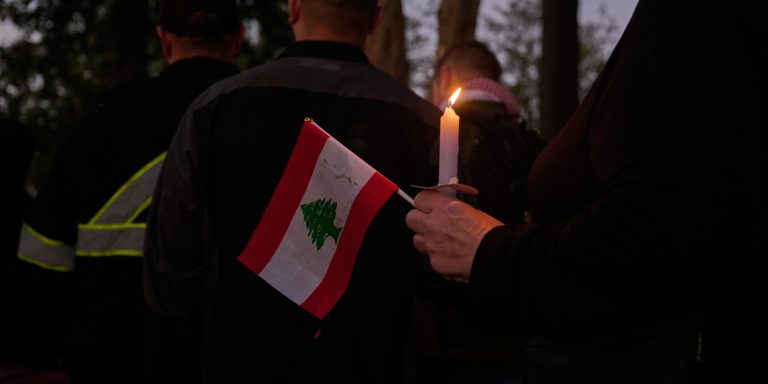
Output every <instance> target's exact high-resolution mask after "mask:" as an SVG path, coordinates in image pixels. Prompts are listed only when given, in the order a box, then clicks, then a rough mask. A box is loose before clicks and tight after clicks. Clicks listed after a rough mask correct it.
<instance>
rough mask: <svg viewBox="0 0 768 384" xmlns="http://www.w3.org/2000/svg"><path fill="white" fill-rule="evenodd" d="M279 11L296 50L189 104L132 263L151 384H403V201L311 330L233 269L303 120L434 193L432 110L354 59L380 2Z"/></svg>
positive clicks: (409, 276)
mask: <svg viewBox="0 0 768 384" xmlns="http://www.w3.org/2000/svg"><path fill="white" fill-rule="evenodd" d="M288 4H289V10H290V20H289V21H290V22H291V24H292V26H293V30H294V33H295V36H296V42H295V43H293V44H291V45H290V46H288V47H287V48H286V50H285V51H284V52H283V53H282V54H281V55H280V56H279V57H278V58H277V59H276V60H274V61H273V62H271V63H268V64H264V65H261V66H258V67H255V68H253V69H251V70H249V71H247V72H244V73H243V74H241V75H238V76H235V77H233V78H231V79H228V80H226V81H223V82H220V83H218V84H217V85H215V86H213V87H211V88H210V89H209V90H208V91H206V92H205V93H204V94H203V95H201V96H200V97H199V98H198V99H197V100H196V101H195V102H194V103H193V104H192V106H191V107H190V110H189V111H188V112H187V114H186V116H185V117H184V120H183V123H182V125H181V126H180V128H179V131H178V134H177V136H176V137H175V138H174V141H173V143H172V144H171V147H170V149H169V152H168V158H167V159H166V164H165V167H164V169H163V173H162V175H161V178H160V181H159V184H158V188H157V190H156V192H155V194H154V197H153V205H152V208H151V210H150V217H149V227H148V230H147V242H146V251H145V259H144V261H145V290H146V299H147V305H148V307H149V309H150V311H151V313H152V315H153V317H152V318H151V321H150V322H148V323H147V324H146V329H147V330H148V332H152V333H153V334H154V335H158V337H153V338H152V339H151V340H148V341H147V343H148V345H147V347H148V349H151V350H153V351H156V354H154V356H152V357H150V361H149V363H150V366H151V371H152V372H153V379H154V380H157V381H161V382H162V381H164V380H171V379H174V380H180V381H185V382H200V381H201V380H203V381H204V382H208V383H251V382H259V383H273V382H276V383H283V382H309V381H313V382H315V381H317V382H335V383H339V382H352V383H396V382H402V381H403V380H404V379H405V352H404V343H405V339H406V336H407V331H408V327H409V324H410V321H409V319H410V311H411V308H410V306H411V297H412V290H413V284H414V283H413V280H414V274H415V273H417V270H416V269H415V267H414V263H413V260H414V259H413V258H414V257H415V254H416V252H414V250H413V248H412V247H411V241H410V234H409V232H408V229H407V228H406V227H405V225H404V224H403V222H402V219H403V217H404V216H405V214H406V213H407V209H408V207H409V205H408V204H407V203H405V202H404V201H403V200H402V199H401V198H400V197H397V196H394V197H391V198H390V199H389V200H388V201H387V202H386V204H385V205H384V206H383V208H382V209H381V210H380V211H379V213H378V214H377V216H376V217H375V218H374V220H373V222H372V223H371V225H370V227H369V228H368V231H367V233H366V235H365V239H364V241H363V242H362V245H361V248H360V250H359V252H358V254H357V259H356V262H355V264H354V269H353V272H352V275H351V280H350V282H349V286H348V287H347V289H346V291H345V293H344V295H343V296H342V297H341V299H340V301H339V302H338V303H337V304H336V305H335V306H334V307H333V309H332V310H331V311H330V312H329V313H328V315H327V316H326V317H325V318H323V319H322V320H320V319H318V318H316V317H314V316H313V315H311V314H310V313H309V312H307V311H305V310H304V309H303V308H302V307H300V306H299V305H297V304H295V303H294V302H293V301H291V300H290V299H288V298H287V297H285V296H283V295H282V294H281V293H279V292H278V291H277V290H275V289H274V288H272V287H271V286H270V285H269V284H268V283H267V282H265V281H264V280H262V279H261V278H260V277H259V276H258V275H256V274H255V273H253V272H252V271H251V270H250V269H248V268H247V267H246V266H245V265H243V264H241V263H240V262H239V261H238V260H237V258H238V256H239V255H240V253H241V252H242V251H243V249H244V248H245V246H246V244H247V242H248V240H249V238H250V237H251V234H252V233H253V231H254V229H255V228H256V226H257V224H258V223H259V220H260V218H261V217H262V214H263V212H264V210H265V207H266V206H267V203H268V202H269V201H270V198H271V196H272V193H273V191H274V189H275V186H276V185H277V183H278V180H280V178H281V175H282V174H283V170H284V168H285V167H286V163H287V161H288V158H289V156H290V155H291V151H292V149H293V147H294V143H295V142H296V139H297V136H298V133H299V130H300V129H301V127H302V125H303V124H304V119H305V117H311V118H313V119H314V121H315V122H316V123H317V124H318V125H320V126H321V127H322V128H324V129H325V130H327V131H328V133H329V134H330V135H332V136H333V137H335V138H336V139H338V140H339V141H340V142H341V143H342V144H344V145H345V146H346V147H347V148H349V149H350V150H351V151H353V152H354V153H356V154H357V155H359V156H360V157H361V158H362V159H363V160H365V161H366V162H368V163H369V164H370V165H371V166H372V167H373V168H375V169H376V170H378V171H379V172H381V174H383V175H385V176H386V177H388V178H389V179H390V180H392V181H393V182H395V183H396V184H397V185H399V186H401V187H404V188H407V186H409V185H411V184H416V185H427V184H429V183H434V179H433V178H430V177H428V176H429V175H428V173H427V172H428V166H429V159H428V154H429V153H430V150H431V148H432V146H433V144H434V143H435V139H436V134H437V130H436V127H437V124H438V119H439V111H438V110H437V109H436V108H435V107H434V106H432V105H431V104H429V103H427V102H426V101H425V100H423V99H421V98H420V97H418V96H417V95H416V94H414V93H413V92H411V91H410V90H409V89H408V88H406V87H405V86H404V85H402V84H400V83H399V82H398V81H397V80H395V79H393V78H392V77H390V76H388V75H386V74H385V73H383V72H381V71H379V70H377V69H375V68H373V67H372V66H371V65H370V64H369V62H368V60H367V58H366V56H365V54H364V53H363V51H362V47H363V45H364V42H365V38H366V35H367V33H368V32H370V31H372V30H373V28H374V26H375V23H376V20H377V19H378V16H377V15H378V12H379V8H378V7H377V5H376V1H375V0H350V1H343V2H338V1H333V0H305V1H293V0H290V1H289V2H288ZM432 176H434V174H433V175H432ZM328 241H332V240H328ZM161 336H162V337H161Z"/></svg>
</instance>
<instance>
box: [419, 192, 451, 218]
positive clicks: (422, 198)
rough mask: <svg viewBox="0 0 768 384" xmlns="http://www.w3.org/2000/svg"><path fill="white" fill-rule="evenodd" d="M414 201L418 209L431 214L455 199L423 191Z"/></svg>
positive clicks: (438, 193)
mask: <svg viewBox="0 0 768 384" xmlns="http://www.w3.org/2000/svg"><path fill="white" fill-rule="evenodd" d="M413 200H414V202H415V203H416V209H418V210H419V211H422V212H424V213H430V212H432V209H434V207H436V206H439V205H443V204H446V203H447V202H448V201H451V200H453V198H452V197H448V196H446V195H443V194H442V193H440V192H437V191H421V192H419V193H418V194H417V195H416V198H415V199H413Z"/></svg>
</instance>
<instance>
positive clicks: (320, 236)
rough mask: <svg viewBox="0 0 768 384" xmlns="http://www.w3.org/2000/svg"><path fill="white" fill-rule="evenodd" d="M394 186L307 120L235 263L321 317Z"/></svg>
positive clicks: (339, 292)
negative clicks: (261, 213)
mask: <svg viewBox="0 0 768 384" xmlns="http://www.w3.org/2000/svg"><path fill="white" fill-rule="evenodd" d="M397 190H398V187H397V186H396V185H395V184H393V183H392V182H391V181H389V180H387V179H386V178H385V177H384V176H382V175H381V174H380V173H378V172H376V170H375V169H373V168H372V167H371V166H370V165H368V164H367V163H366V162H365V161H363V160H362V159H360V158H359V157H357V156H356V155H355V154H354V153H352V152H351V151H350V150H349V149H347V148H346V147H344V146H343V145H342V144H341V143H339V142H338V141H336V140H335V139H334V138H333V137H331V136H330V135H328V133H326V132H325V131H324V130H322V129H321V128H320V127H319V126H318V125H317V124H315V123H314V122H313V121H306V122H305V123H304V126H303V127H302V129H301V132H300V133H299V138H298V139H297V141H296V145H295V146H294V148H293V152H292V153H291V157H290V159H289V160H288V165H287V166H286V168H285V171H284V172H283V176H282V178H281V179H280V182H279V183H278V184H277V188H276V189H275V192H274V193H273V195H272V199H271V200H270V202H269V205H268V206H267V208H266V210H265V211H264V215H263V216H262V217H261V221H259V224H258V226H257V227H256V230H255V231H254V232H253V235H251V239H250V240H249V241H248V244H247V245H246V247H245V250H244V251H243V252H242V254H240V256H239V257H238V260H239V261H240V262H241V263H243V264H245V266H247V267H248V268H249V269H251V270H252V271H253V272H254V273H256V274H258V275H259V276H260V277H261V278H262V279H264V280H265V281H266V282H267V283H269V284H270V285H271V286H272V287H274V288H275V289H277V290H278V291H279V292H280V293H282V294H283V295H285V296H286V297H288V298H289V299H291V300H292V301H293V302H295V303H296V304H299V305H300V306H301V307H302V308H304V309H306V310H307V311H309V312H310V313H311V314H313V315H314V316H316V317H318V318H320V319H322V318H324V317H325V315H327V314H328V312H330V310H331V308H333V306H334V305H335V304H336V303H337V302H338V301H339V299H340V298H341V296H342V294H344V291H346V289H347V286H348V284H349V280H350V277H351V276H352V268H353V267H354V265H355V259H356V257H357V252H358V250H359V249H360V244H361V243H362V242H363V238H364V237H365V233H366V231H367V230H368V226H369V225H370V223H371V221H372V220H373V218H374V216H375V215H376V213H377V212H378V211H379V209H381V207H382V206H383V205H384V203H385V202H386V201H387V200H388V199H389V197H390V196H392V194H393V193H395V192H396V191H397Z"/></svg>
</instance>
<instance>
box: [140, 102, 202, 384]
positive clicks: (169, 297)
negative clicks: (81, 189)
mask: <svg viewBox="0 0 768 384" xmlns="http://www.w3.org/2000/svg"><path fill="white" fill-rule="evenodd" d="M198 154H199V153H198V141H197V136H196V131H195V122H194V120H193V116H192V114H191V113H188V114H187V115H186V116H185V118H184V119H183V120H182V122H181V125H180V126H179V130H178V131H177V134H176V136H175V137H174V139H173V141H172V143H171V146H170V148H169V150H168V155H167V157H166V159H165V163H164V165H163V171H162V174H161V176H160V179H159V181H158V184H157V186H156V189H155V192H154V195H153V197H152V206H151V208H150V213H149V217H148V222H147V231H146V239H145V250H144V290H145V293H144V295H145V302H146V312H145V317H144V318H145V324H144V333H145V364H146V370H147V374H148V375H149V376H150V378H151V379H152V382H168V380H171V379H172V381H178V382H200V371H199V368H200V367H201V360H200V358H201V354H202V337H201V332H202V323H203V300H202V299H201V298H202V297H203V284H204V260H205V249H206V248H205V246H206V244H205V240H204V238H205V236H204V233H205V226H204V225H205V224H204V223H205V205H204V196H203V192H202V189H201V188H200V186H201V185H202V183H203V180H202V177H203V175H202V172H201V160H200V158H199V157H198ZM179 375H182V376H181V377H182V378H181V379H180V378H179V377H180V376H179Z"/></svg>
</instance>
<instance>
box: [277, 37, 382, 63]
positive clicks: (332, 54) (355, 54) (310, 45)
mask: <svg viewBox="0 0 768 384" xmlns="http://www.w3.org/2000/svg"><path fill="white" fill-rule="evenodd" d="M284 57H316V58H321V59H335V60H344V61H351V62H355V63H361V64H367V65H370V62H369V61H368V57H367V56H365V53H364V52H363V50H362V49H360V48H358V47H356V46H354V45H352V44H347V43H339V42H335V41H316V40H311V41H310V40H304V41H296V42H294V43H292V44H291V45H289V46H288V47H287V48H286V49H285V50H284V51H283V52H282V53H281V54H280V55H278V57H277V58H278V59H282V58H284Z"/></svg>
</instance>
